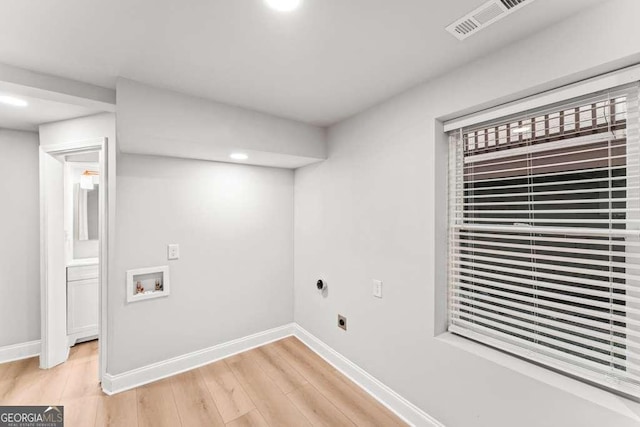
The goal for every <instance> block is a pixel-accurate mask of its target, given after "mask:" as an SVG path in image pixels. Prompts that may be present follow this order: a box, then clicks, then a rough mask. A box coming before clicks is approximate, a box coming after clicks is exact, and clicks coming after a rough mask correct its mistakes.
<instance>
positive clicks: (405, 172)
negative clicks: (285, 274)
mask: <svg viewBox="0 0 640 427" xmlns="http://www.w3.org/2000/svg"><path fill="white" fill-rule="evenodd" d="M637 16H640V2H637V1H636V0H616V1H610V2H604V3H603V4H602V5H601V6H599V7H598V8H596V9H593V10H590V11H587V12H585V13H584V14H582V15H579V16H576V17H574V18H572V19H571V20H569V21H566V22H564V23H562V24H560V25H559V26H555V27H551V28H549V29H548V30H547V31H545V32H543V33H540V34H538V35H536V36H534V37H532V38H530V39H527V40H524V41H522V42H519V43H517V44H514V45H512V46H511V47H509V48H507V49H504V50H502V51H500V52H497V53H496V54H494V55H491V56H489V57H486V58H483V59H482V60H480V61H478V62H476V63H474V64H470V65H469V66H467V67H464V68H461V69H459V70H457V71H455V72H453V73H450V74H448V75H446V76H444V77H442V78H440V79H438V80H435V81H432V82H430V83H426V84H424V85H422V86H420V87H417V88H415V89H413V90H411V91H408V92H406V93H404V94H402V95H399V96H397V97H395V98H394V99H391V100H389V101H388V102H385V103H383V104H382V105H379V106H377V107H375V108H373V109H371V110H369V111H366V112H364V113H362V114H360V115H358V116H356V117H354V118H352V119H350V120H347V121H345V122H343V123H341V124H339V125H337V126H334V127H333V128H331V129H330V131H329V158H328V160H326V161H325V162H323V163H320V164H316V165H311V166H308V167H305V168H302V169H298V170H297V171H296V175H295V180H296V181H295V182H296V184H295V231H294V235H295V292H294V294H295V302H294V308H295V314H294V319H295V321H296V322H298V323H299V324H300V325H301V326H302V327H303V328H305V329H307V330H309V331H310V332H311V333H312V334H314V335H316V336H317V337H319V338H320V339H322V340H323V341H325V342H326V343H328V344H329V345H330V346H331V347H333V348H334V349H335V350H337V351H338V352H340V353H342V354H343V355H345V356H346V357H347V358H349V359H350V360H352V361H353V362H355V363H356V364H358V365H359V366H360V367H362V368H364V369H365V370H366V371H368V372H369V373H371V374H372V375H374V376H375V377H377V378H378V379H380V380H381V381H382V382H384V383H385V384H387V385H388V386H390V387H391V388H392V389H394V390H396V391H397V392H399V393H400V394H401V395H402V396H404V397H405V398H407V399H408V400H410V401H411V402H412V403H414V404H416V405H417V406H418V407H420V408H421V409H423V410H424V411H426V412H427V413H429V414H431V415H432V416H434V417H435V418H436V419H438V420H440V421H441V422H443V423H444V424H445V425H447V426H450V427H456V426H474V427H481V426H492V427H496V426H513V425H518V426H522V427H527V426H531V427H533V426H576V427H577V426H580V427H584V426H594V427H600V426H616V427H623V426H631V425H638V422H639V421H638V420H639V419H640V417H639V414H640V408H639V407H638V405H637V404H635V403H633V402H631V401H629V400H626V399H623V398H618V397H615V396H614V395H612V394H608V393H606V392H601V391H597V390H595V389H593V388H591V387H589V386H586V385H582V384H581V383H578V382H577V381H574V380H570V379H566V378H565V377H561V376H558V375H555V374H549V372H548V371H546V370H544V369H542V368H536V369H537V370H536V369H533V370H532V371H531V372H532V373H531V374H530V375H524V374H522V373H520V372H519V368H517V369H516V368H514V367H513V366H512V367H506V366H505V365H509V364H510V365H517V366H521V365H524V366H525V367H528V366H531V365H530V364H527V363H525V362H521V363H520V364H518V363H516V362H515V361H513V362H507V363H505V364H502V363H496V362H494V361H492V360H490V359H491V358H493V356H496V358H497V355H496V352H489V353H490V356H489V358H485V357H480V356H478V355H477V354H474V351H467V350H463V349H461V348H459V347H457V346H453V345H451V344H450V343H449V342H444V341H443V340H441V339H437V338H435V335H436V334H437V332H436V331H440V330H442V328H443V325H444V322H445V319H443V315H444V314H445V313H444V310H443V307H442V304H440V305H438V304H436V301H435V298H434V296H435V295H436V294H440V295H441V296H442V295H443V294H444V296H446V283H445V277H446V276H445V271H446V263H443V262H442V259H443V258H444V257H446V188H445V185H446V181H445V179H444V178H445V177H446V175H444V172H445V168H446V165H447V161H446V143H445V139H444V135H443V132H442V126H441V124H440V123H439V122H438V121H437V119H438V118H442V117H445V116H447V117H453V116H457V115H460V114H461V113H462V112H466V111H470V110H473V109H478V108H479V107H480V106H482V107H486V106H488V105H491V104H497V103H500V102H504V101H506V100H510V99H516V98H518V97H521V96H523V95H527V94H532V93H535V92H539V91H541V90H543V89H549V88H552V87H555V86H558V85H561V84H563V83H567V82H570V81H577V80H580V79H581V78H584V77H586V76H589V75H594V74H597V73H599V72H601V71H605V70H607V69H614V68H616V67H619V66H621V65H625V64H631V63H635V62H638V60H639V59H640V55H639V54H640V26H638V25H637ZM443 255H444V256H443ZM320 277H322V278H324V279H325V280H326V281H327V282H328V286H329V295H328V297H327V298H322V297H321V296H320V295H319V294H318V293H317V292H316V290H315V281H316V279H318V278H320ZM372 279H379V280H383V281H384V298H383V299H381V300H380V299H376V298H374V297H373V296H372V295H371V280H372ZM338 313H340V314H343V315H345V316H347V318H348V325H349V331H348V332H346V333H345V332H343V331H341V330H340V329H338V327H337V326H336V317H337V314H338ZM508 360H512V359H511V358H508ZM538 374H539V375H538ZM569 390H571V391H569ZM574 391H575V393H577V394H574ZM610 408H616V409H615V410H612V409H610ZM634 417H635V418H634Z"/></svg>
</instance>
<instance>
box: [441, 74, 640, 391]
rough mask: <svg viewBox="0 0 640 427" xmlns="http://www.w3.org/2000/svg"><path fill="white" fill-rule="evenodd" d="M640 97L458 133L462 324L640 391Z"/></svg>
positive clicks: (598, 99) (456, 267) (461, 329)
mask: <svg viewBox="0 0 640 427" xmlns="http://www.w3.org/2000/svg"><path fill="white" fill-rule="evenodd" d="M638 96H639V95H638V88H637V85H633V86H626V87H623V88H616V89H612V90H608V91H605V92H601V93H597V94H592V95H589V96H585V97H581V98H579V99H573V100H570V101H566V102H563V103H562V104H555V105H552V106H549V107H546V108H542V109H539V110H536V111H530V112H527V113H523V114H519V115H516V116H511V117H506V118H503V119H499V120H496V121H493V122H491V123H483V124H479V125H474V126H471V127H467V128H463V129H460V130H457V131H453V132H451V133H450V155H449V159H450V165H449V175H450V176H449V227H450V230H449V272H448V273H449V330H450V331H451V332H453V333H456V334H459V335H462V336H465V337H468V338H471V339H474V340H476V341H479V342H481V343H484V344H487V345H491V346H494V347H497V348H499V349H501V350H504V351H507V352H511V353H514V354H516V355H518V356H521V357H524V358H527V359H530V360H533V361H535V362H538V363H541V364H544V365H547V366H550V367H553V368H555V369H558V370H562V371H564V372H567V373H570V374H572V375H574V376H579V377H581V378H584V379H588V380H589V381H592V382H596V383H598V384H601V385H604V386H606V387H608V388H612V389H616V390H618V391H620V392H623V393H626V394H629V395H633V396H636V397H640V138H639V130H638V127H639V120H640V118H639V114H638Z"/></svg>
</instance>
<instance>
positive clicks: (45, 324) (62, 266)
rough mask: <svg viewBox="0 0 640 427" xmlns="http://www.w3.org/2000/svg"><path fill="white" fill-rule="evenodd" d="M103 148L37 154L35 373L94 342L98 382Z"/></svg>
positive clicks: (77, 146) (102, 333)
mask: <svg viewBox="0 0 640 427" xmlns="http://www.w3.org/2000/svg"><path fill="white" fill-rule="evenodd" d="M107 150H108V141H107V138H98V139H92V140H87V141H80V142H72V143H67V144H60V145H51V146H41V147H40V219H41V223H40V252H41V253H40V255H41V256H40V259H41V314H42V317H41V322H42V325H41V328H42V329H41V330H42V344H41V346H42V348H41V353H40V367H41V368H42V369H50V368H53V367H54V366H57V365H59V364H61V363H64V362H65V361H67V359H68V358H69V351H70V348H71V347H72V346H74V345H76V344H79V343H81V342H85V341H89V340H93V339H98V354H99V356H98V365H99V369H98V372H97V374H98V378H99V380H100V381H101V380H102V378H103V376H104V373H105V371H106V344H107V342H106V338H107V334H106V301H107V299H106V286H105V284H106V283H107V277H108V269H107V261H108V260H107V247H108V246H107V242H108V227H107V224H108V218H107V212H108V206H107V203H108V194H107V193H108V170H109V169H108V164H107V163H108V152H107Z"/></svg>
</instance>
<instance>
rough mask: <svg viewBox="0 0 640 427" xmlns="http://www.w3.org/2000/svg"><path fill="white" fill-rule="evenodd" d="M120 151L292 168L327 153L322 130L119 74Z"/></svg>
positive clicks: (320, 158)
mask: <svg viewBox="0 0 640 427" xmlns="http://www.w3.org/2000/svg"><path fill="white" fill-rule="evenodd" d="M117 104H118V118H117V120H118V135H119V147H120V151H122V152H123V153H131V154H151V155H161V156H170V157H180V158H188V159H201V160H216V161H223V162H228V161H230V160H229V155H230V154H231V153H233V152H235V151H240V152H244V153H247V154H249V159H248V160H247V161H246V162H244V163H247V164H254V165H262V166H275V167H285V168H295V167H299V166H303V165H307V164H310V163H314V162H318V161H320V160H323V159H325V158H326V141H325V130H324V129H322V128H319V127H316V126H311V125H308V124H304V123H300V122H296V121H293V120H288V119H283V118H280V117H276V116H272V115H269V114H264V113H258V112H255V111H251V110H247V109H243V108H239V107H234V106H230V105H226V104H221V103H219V102H214V101H211V100H205V99H202V98H196V97H193V96H188V95H183V94H180V93H177V92H172V91H169V90H164V89H159V88H155V87H152V86H148V85H144V84H141V83H137V82H135V81H132V80H127V79H123V78H121V79H118V84H117Z"/></svg>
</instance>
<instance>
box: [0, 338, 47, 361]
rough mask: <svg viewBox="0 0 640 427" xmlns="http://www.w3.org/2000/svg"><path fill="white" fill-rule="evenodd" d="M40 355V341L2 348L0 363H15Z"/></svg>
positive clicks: (0, 350) (0, 349)
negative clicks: (15, 361)
mask: <svg viewBox="0 0 640 427" xmlns="http://www.w3.org/2000/svg"><path fill="white" fill-rule="evenodd" d="M39 354H40V340H37V341H29V342H25V343H22V344H14V345H7V346H5V347H0V363H6V362H13V361H14V360H20V359H26V358H28V357H34V356H38V355H39Z"/></svg>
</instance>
